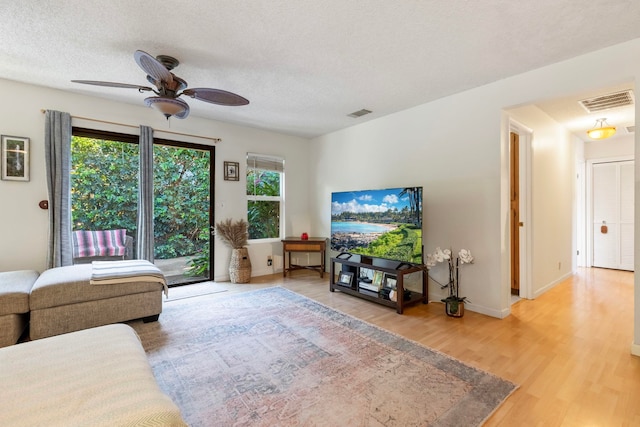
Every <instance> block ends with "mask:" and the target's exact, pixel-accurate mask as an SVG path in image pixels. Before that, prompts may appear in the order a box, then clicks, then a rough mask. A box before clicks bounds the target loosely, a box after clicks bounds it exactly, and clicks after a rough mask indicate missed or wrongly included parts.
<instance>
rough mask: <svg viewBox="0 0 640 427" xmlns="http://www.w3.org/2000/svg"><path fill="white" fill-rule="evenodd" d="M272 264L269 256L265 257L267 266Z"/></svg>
mask: <svg viewBox="0 0 640 427" xmlns="http://www.w3.org/2000/svg"><path fill="white" fill-rule="evenodd" d="M272 265H273V260H272V259H271V256H268V257H267V266H268V267H271V266H272Z"/></svg>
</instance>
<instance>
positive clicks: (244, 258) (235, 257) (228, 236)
mask: <svg viewBox="0 0 640 427" xmlns="http://www.w3.org/2000/svg"><path fill="white" fill-rule="evenodd" d="M248 229H249V224H248V223H247V222H246V221H245V220H243V219H239V220H237V221H233V220H232V219H225V220H222V221H220V222H219V223H217V224H216V225H215V227H214V228H213V232H212V234H213V235H215V236H216V237H218V238H219V239H220V240H221V241H222V243H224V244H225V245H227V246H228V247H230V248H231V261H230V262H229V278H230V279H231V283H249V281H250V280H251V260H250V259H249V251H248V250H247V248H246V244H247V240H248V236H249V235H248Z"/></svg>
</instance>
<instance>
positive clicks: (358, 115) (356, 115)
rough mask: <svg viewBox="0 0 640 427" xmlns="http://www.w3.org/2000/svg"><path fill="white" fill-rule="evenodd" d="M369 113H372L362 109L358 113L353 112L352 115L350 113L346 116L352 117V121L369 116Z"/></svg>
mask: <svg viewBox="0 0 640 427" xmlns="http://www.w3.org/2000/svg"><path fill="white" fill-rule="evenodd" d="M370 113H372V111H369V110H365V109H362V110H360V111H354V112H353V113H351V114H347V116H349V117H353V118H354V119H357V118H358V117H362V116H364V115H365V114H370Z"/></svg>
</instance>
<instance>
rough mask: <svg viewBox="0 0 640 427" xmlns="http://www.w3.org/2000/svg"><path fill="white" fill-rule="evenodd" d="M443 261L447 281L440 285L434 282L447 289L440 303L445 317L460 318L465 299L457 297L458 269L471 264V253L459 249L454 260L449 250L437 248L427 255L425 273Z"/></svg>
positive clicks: (458, 288)
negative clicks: (446, 294)
mask: <svg viewBox="0 0 640 427" xmlns="http://www.w3.org/2000/svg"><path fill="white" fill-rule="evenodd" d="M445 261H446V262H447V264H448V267H449V281H448V282H447V283H445V284H440V283H439V282H438V281H436V283H439V284H440V286H441V288H442V289H444V288H449V295H448V296H447V297H446V298H443V299H442V302H443V303H445V312H446V313H447V315H448V316H451V317H462V315H463V314H464V302H465V300H466V299H467V297H460V295H459V291H460V274H459V269H460V266H462V265H464V264H471V263H472V262H473V255H471V251H469V250H467V249H461V250H460V252H458V256H457V257H455V258H454V257H453V256H452V251H451V249H444V250H443V249H440V247H437V248H436V250H435V252H434V253H432V254H427V259H426V265H427V271H428V270H429V269H430V268H432V267H435V266H436V265H438V264H439V263H441V262H445Z"/></svg>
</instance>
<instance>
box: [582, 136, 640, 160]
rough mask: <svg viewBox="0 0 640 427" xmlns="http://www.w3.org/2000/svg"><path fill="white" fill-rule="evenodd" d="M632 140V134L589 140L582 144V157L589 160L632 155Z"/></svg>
mask: <svg viewBox="0 0 640 427" xmlns="http://www.w3.org/2000/svg"><path fill="white" fill-rule="evenodd" d="M618 132H620V130H618ZM634 142H635V141H634V135H633V134H626V135H622V136H620V137H617V136H616V137H613V138H612V139H605V140H602V141H589V142H586V143H585V144H584V157H585V159H586V160H591V159H606V158H609V157H623V156H633V155H634V153H635V150H634Z"/></svg>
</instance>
